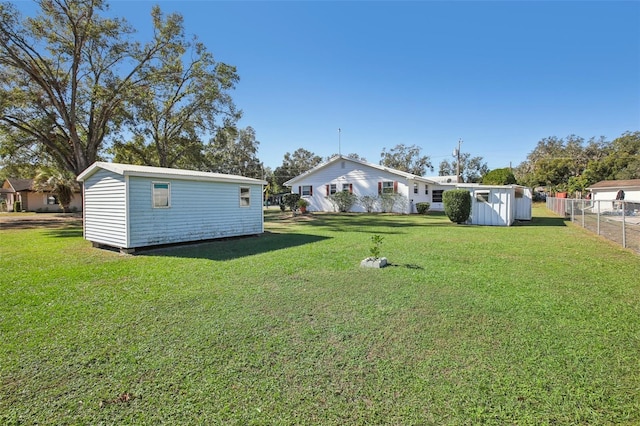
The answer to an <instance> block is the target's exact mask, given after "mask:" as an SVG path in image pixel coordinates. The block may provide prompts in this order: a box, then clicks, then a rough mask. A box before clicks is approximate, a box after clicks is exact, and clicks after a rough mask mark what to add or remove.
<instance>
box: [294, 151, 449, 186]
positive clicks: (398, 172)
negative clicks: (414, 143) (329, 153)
mask: <svg viewBox="0 0 640 426" xmlns="http://www.w3.org/2000/svg"><path fill="white" fill-rule="evenodd" d="M340 160H347V161H351V162H352V163H356V164H361V165H363V166H366V167H370V168H373V169H377V170H380V171H384V172H388V173H391V174H394V175H398V176H400V177H402V178H405V179H412V180H417V181H420V182H425V183H429V184H436V183H437V182H436V181H434V180H432V179H427V178H424V177H422V176H418V175H414V174H412V173H407V172H403V171H402V170H396V169H392V168H389V167H385V166H380V165H378V164H373V163H369V162H367V161H362V160H356V159H354V158H351V157H346V156H344V155H336V156H333V157H331V158H330V159H329V160H327V161H325V162H324V163H322V164H319V165H317V166H315V167H314V168H312V169H310V170H307V171H306V172H304V173H302V174H300V175H298V176H296V177H294V178H292V179H289V180H288V181H286V182H285V183H284V186H292V185H293V184H295V183H296V182H298V181H300V180H302V179H304V178H306V177H308V176H310V175H312V174H314V173H316V172H317V171H318V170H322V169H324V168H325V167H327V166H329V165H331V164H333V163H335V162H337V161H340Z"/></svg>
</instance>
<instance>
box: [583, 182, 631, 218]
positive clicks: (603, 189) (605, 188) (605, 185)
mask: <svg viewBox="0 0 640 426" xmlns="http://www.w3.org/2000/svg"><path fill="white" fill-rule="evenodd" d="M587 189H588V190H589V191H590V195H591V200H592V201H611V203H599V208H600V211H601V212H606V211H612V210H617V209H619V208H620V207H621V205H622V203H619V202H618V201H624V202H627V203H628V202H632V203H634V204H636V203H640V179H627V180H603V181H600V182H598V183H594V184H593V185H591V186H590V187H588V188H587Z"/></svg>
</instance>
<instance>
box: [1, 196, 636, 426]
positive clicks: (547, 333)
mask: <svg viewBox="0 0 640 426" xmlns="http://www.w3.org/2000/svg"><path fill="white" fill-rule="evenodd" d="M266 229H267V231H268V232H267V233H265V234H264V235H262V236H260V237H249V238H242V239H233V240H226V241H217V242H211V243H207V244H201V245H197V246H190V247H189V246H182V247H174V248H170V249H166V250H164V251H156V252H146V253H142V254H139V255H136V256H122V255H119V254H118V253H115V252H110V251H105V250H98V249H94V248H91V244H90V243H88V242H86V241H84V240H83V239H82V232H81V229H80V228H77V227H69V228H62V227H60V228H54V229H31V230H6V229H5V230H2V231H0V259H1V261H0V340H1V341H0V380H1V381H0V424H3V425H5V424H8V425H22V424H25V425H30V424H56V425H61V424H78V425H84V424H118V425H121V424H136V425H145V424H147V425H156V424H189V425H194V424H202V425H210V424H239V425H246V424H265V425H267V424H268V425H271V424H289V425H293V424H329V425H345V424H397V425H411V424H421V425H422V424H456V425H459V424H495V425H505V424H519V425H525V424H531V425H541V424H550V425H551V424H629V425H632V424H639V423H640V279H639V277H640V257H639V256H638V255H636V254H634V253H632V252H630V251H626V250H623V249H621V248H619V247H617V246H615V245H613V244H612V243H609V242H607V241H605V240H603V239H600V238H599V237H597V236H594V235H592V234H591V233H589V232H588V231H585V230H582V229H580V228H578V227H576V226H573V225H571V224H568V223H566V222H565V221H564V220H563V219H562V218H557V217H554V216H553V215H552V214H550V213H547V211H546V210H545V209H544V207H536V208H535V210H534V220H533V221H532V222H531V223H529V224H522V225H518V226H513V227H509V228H497V227H474V226H459V225H453V224H451V223H450V222H449V221H448V219H447V218H446V217H444V216H442V215H435V214H434V215H429V216H391V215H330V214H318V215H313V216H312V217H304V218H295V219H292V218H290V217H288V216H287V217H284V216H282V215H281V214H280V212H279V211H275V210H272V211H270V212H269V213H268V214H267V221H266ZM374 234H378V235H381V236H382V237H383V238H384V241H383V243H382V246H381V251H382V255H384V256H386V257H387V258H388V259H389V262H390V263H391V266H389V267H387V268H385V269H382V270H374V269H364V268H360V267H359V263H360V260H362V259H363V258H364V257H366V256H367V255H368V252H369V247H370V246H371V242H370V239H371V236H372V235H374Z"/></svg>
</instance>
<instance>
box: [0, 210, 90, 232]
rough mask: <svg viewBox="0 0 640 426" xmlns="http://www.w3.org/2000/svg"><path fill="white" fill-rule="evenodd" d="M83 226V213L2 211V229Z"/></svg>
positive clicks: (0, 222) (0, 219)
mask: <svg viewBox="0 0 640 426" xmlns="http://www.w3.org/2000/svg"><path fill="white" fill-rule="evenodd" d="M68 226H82V213H0V230H6V229H33V228H65V227H68Z"/></svg>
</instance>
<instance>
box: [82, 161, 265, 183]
mask: <svg viewBox="0 0 640 426" xmlns="http://www.w3.org/2000/svg"><path fill="white" fill-rule="evenodd" d="M99 170H108V171H110V172H112V173H115V174H118V175H121V176H138V177H148V178H157V179H169V178H171V179H182V180H195V181H203V182H228V183H246V184H261V185H266V184H267V182H266V181H264V180H260V179H253V178H248V177H244V176H238V175H228V174H224V173H210V172H199V171H196V170H185V169H170V168H166V167H152V166H136V165H132V164H121V163H106V162H103V161H96V162H95V163H93V164H92V165H90V166H89V167H88V168H87V169H86V170H85V171H83V172H82V173H80V175H79V176H78V181H79V182H84V181H85V180H86V179H87V178H89V177H90V176H92V175H93V174H94V173H96V172H97V171H99Z"/></svg>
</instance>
